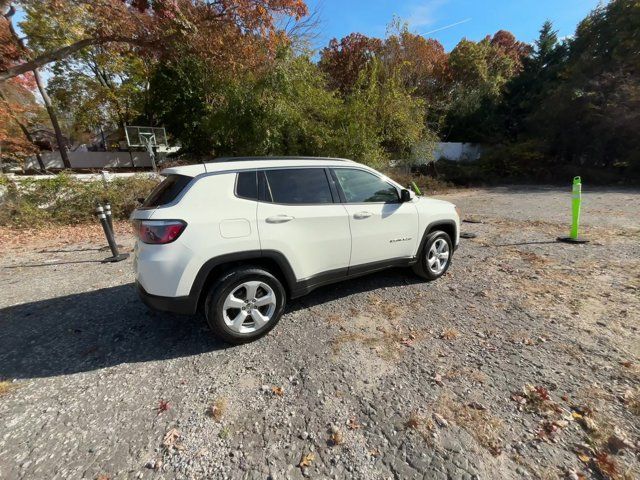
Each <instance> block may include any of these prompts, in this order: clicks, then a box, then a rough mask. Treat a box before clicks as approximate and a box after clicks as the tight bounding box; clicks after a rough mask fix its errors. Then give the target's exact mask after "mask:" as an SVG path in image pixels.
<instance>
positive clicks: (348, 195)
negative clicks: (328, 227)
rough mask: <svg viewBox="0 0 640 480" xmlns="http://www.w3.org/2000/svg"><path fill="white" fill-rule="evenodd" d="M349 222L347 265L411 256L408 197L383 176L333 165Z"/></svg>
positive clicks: (413, 223) (414, 226)
mask: <svg viewBox="0 0 640 480" xmlns="http://www.w3.org/2000/svg"><path fill="white" fill-rule="evenodd" d="M333 172H334V178H335V180H337V182H338V184H339V186H340V188H341V190H342V192H341V193H342V195H343V201H344V202H345V203H344V206H345V208H346V209H347V212H348V215H349V224H350V226H351V263H350V266H351V267H358V266H365V265H368V264H376V263H384V262H387V261H394V260H399V259H408V258H411V257H412V256H413V255H414V254H415V252H416V250H417V244H418V241H419V239H418V215H417V210H416V207H415V205H414V204H413V202H412V201H409V202H401V201H400V195H399V191H398V189H397V188H396V187H395V186H394V185H392V184H391V183H389V182H388V181H386V180H385V179H384V178H382V177H379V176H378V175H375V174H374V173H372V172H369V171H367V170H363V169H357V168H341V167H340V168H334V169H333ZM372 266H375V265H372Z"/></svg>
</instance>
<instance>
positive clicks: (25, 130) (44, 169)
mask: <svg viewBox="0 0 640 480" xmlns="http://www.w3.org/2000/svg"><path fill="white" fill-rule="evenodd" d="M17 123H18V126H19V127H20V130H22V133H24V136H25V137H26V138H27V140H29V141H30V142H31V143H33V137H32V136H31V132H29V129H28V128H27V127H26V126H25V125H24V124H23V123H22V122H20V121H18V122H17ZM36 160H38V165H39V166H40V170H41V171H42V173H46V172H47V167H46V166H45V164H44V162H43V161H42V155H40V151H37V152H36Z"/></svg>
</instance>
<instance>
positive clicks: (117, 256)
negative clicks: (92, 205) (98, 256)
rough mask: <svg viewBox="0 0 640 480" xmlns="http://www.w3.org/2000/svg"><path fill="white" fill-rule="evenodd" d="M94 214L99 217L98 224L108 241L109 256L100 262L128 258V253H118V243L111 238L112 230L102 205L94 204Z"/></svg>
mask: <svg viewBox="0 0 640 480" xmlns="http://www.w3.org/2000/svg"><path fill="white" fill-rule="evenodd" d="M96 215H98V218H99V219H100V224H101V225H102V230H104V235H105V236H106V237H107V242H109V248H110V249H111V254H112V256H111V257H108V258H105V259H104V260H102V263H114V262H120V261H122V260H125V259H126V258H129V254H128V253H119V252H118V245H117V244H116V240H115V238H113V231H112V230H111V228H109V223H108V221H107V216H106V215H105V213H104V208H102V205H100V204H98V205H97V206H96Z"/></svg>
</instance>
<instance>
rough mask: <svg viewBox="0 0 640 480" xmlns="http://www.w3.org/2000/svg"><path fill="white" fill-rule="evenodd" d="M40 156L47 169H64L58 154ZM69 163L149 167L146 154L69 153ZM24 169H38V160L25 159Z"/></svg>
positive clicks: (43, 153) (102, 166) (49, 153)
mask: <svg viewBox="0 0 640 480" xmlns="http://www.w3.org/2000/svg"><path fill="white" fill-rule="evenodd" d="M41 156H42V161H43V162H44V164H45V166H46V167H47V168H64V165H63V164H62V158H61V157H60V152H42V153H41ZM132 160H133V163H132ZM69 161H70V162H71V167H72V168H105V167H109V168H132V167H151V159H150V158H149V154H148V153H146V152H131V154H129V152H69ZM25 168H27V169H33V170H37V169H39V168H40V167H39V166H38V160H36V158H35V157H31V158H29V159H27V161H26V162H25Z"/></svg>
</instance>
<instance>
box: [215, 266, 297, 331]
mask: <svg viewBox="0 0 640 480" xmlns="http://www.w3.org/2000/svg"><path fill="white" fill-rule="evenodd" d="M285 303H286V293H285V290H284V287H283V286H282V284H281V283H280V281H279V280H278V279H277V278H276V277H274V276H273V275H272V274H271V273H269V272H268V271H266V270H263V269H261V268H254V267H241V268H237V269H234V270H231V271H229V272H227V273H225V274H224V275H222V277H221V278H220V279H218V281H216V283H215V284H214V285H213V286H212V288H211V290H210V291H209V293H208V295H207V298H206V300H205V308H204V313H205V318H206V319H207V323H208V324H209V327H210V328H211V330H212V331H213V333H214V335H216V336H217V337H219V338H221V339H222V340H224V341H226V342H229V343H235V344H240V343H246V342H250V341H252V340H255V339H257V338H260V337H262V336H263V335H266V334H267V333H268V332H269V331H270V330H271V329H272V328H273V327H275V326H276V324H277V323H278V321H279V320H280V317H281V316H282V312H283V311H284V306H285Z"/></svg>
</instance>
